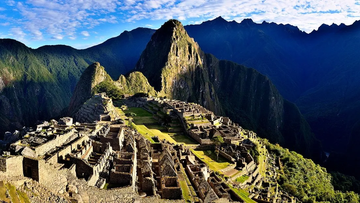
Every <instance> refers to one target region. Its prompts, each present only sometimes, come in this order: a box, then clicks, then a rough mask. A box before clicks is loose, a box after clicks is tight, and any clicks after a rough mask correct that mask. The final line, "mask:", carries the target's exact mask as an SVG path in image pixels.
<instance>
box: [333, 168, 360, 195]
mask: <svg viewBox="0 0 360 203" xmlns="http://www.w3.org/2000/svg"><path fill="white" fill-rule="evenodd" d="M331 176H332V179H331V183H332V184H333V185H334V188H335V189H336V190H341V191H343V192H345V191H354V192H357V193H359V192H360V181H358V180H357V179H356V178H355V177H354V176H347V175H345V174H342V173H339V172H331Z"/></svg>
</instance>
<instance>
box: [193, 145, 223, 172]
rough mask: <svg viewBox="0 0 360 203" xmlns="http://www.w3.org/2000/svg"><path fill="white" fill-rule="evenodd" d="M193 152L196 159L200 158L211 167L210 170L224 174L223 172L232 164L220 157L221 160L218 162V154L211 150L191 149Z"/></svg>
mask: <svg viewBox="0 0 360 203" xmlns="http://www.w3.org/2000/svg"><path fill="white" fill-rule="evenodd" d="M191 151H192V152H193V153H194V155H195V156H196V157H198V158H199V159H200V160H202V161H203V162H205V163H206V164H207V165H208V166H209V168H210V169H211V170H213V171H218V172H220V173H222V172H221V170H222V169H224V168H226V167H228V166H229V165H230V163H229V162H228V161H227V160H226V159H224V158H223V157H219V160H218V161H216V160H217V157H216V154H215V152H212V151H211V150H207V151H198V150H194V149H191Z"/></svg>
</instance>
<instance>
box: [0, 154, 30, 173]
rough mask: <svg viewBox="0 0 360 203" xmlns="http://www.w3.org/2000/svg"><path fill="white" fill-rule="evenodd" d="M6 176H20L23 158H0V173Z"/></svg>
mask: <svg viewBox="0 0 360 203" xmlns="http://www.w3.org/2000/svg"><path fill="white" fill-rule="evenodd" d="M1 171H2V172H4V173H5V174H7V175H12V176H22V175H23V174H24V172H23V156H11V157H0V172H1Z"/></svg>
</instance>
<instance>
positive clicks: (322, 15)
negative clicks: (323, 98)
mask: <svg viewBox="0 0 360 203" xmlns="http://www.w3.org/2000/svg"><path fill="white" fill-rule="evenodd" d="M5 4H6V5H8V6H13V8H12V9H13V11H14V12H18V13H19V14H20V15H21V18H18V19H13V18H9V17H7V16H5V15H4V14H3V15H0V19H1V21H2V24H1V25H4V26H5V25H13V26H14V27H16V29H18V28H21V31H22V32H23V33H22V34H21V35H19V36H21V37H22V38H25V37H26V38H29V39H32V40H46V39H47V38H51V39H63V38H64V37H66V38H68V39H72V40H74V39H76V36H77V35H78V36H80V35H83V36H85V37H89V36H90V35H89V36H86V35H87V34H89V33H87V34H84V33H83V32H80V31H82V30H91V29H93V28H95V27H96V26H99V25H101V24H106V23H112V24H117V23H119V22H133V23H136V22H138V21H141V20H162V21H166V20H168V19H171V18H176V19H179V20H181V21H184V22H185V23H194V22H195V23H198V22H200V21H205V20H210V19H214V18H215V17H218V16H222V17H224V18H225V19H227V20H236V21H238V22H239V21H242V20H243V19H244V18H252V19H253V20H254V21H255V22H262V21H268V22H276V23H284V24H292V25H295V26H298V27H299V28H300V29H302V30H304V31H307V32H310V31H312V30H313V29H317V28H318V27H319V26H320V25H321V24H323V23H326V24H332V23H336V24H339V23H345V24H351V23H353V22H354V21H355V20H358V19H359V18H360V1H359V0H322V1H319V0H241V1H240V0H211V1H207V0H197V1H194V0H123V1H119V0H26V1H14V0H5ZM5 4H4V5H1V6H2V7H0V11H1V10H2V9H7V10H9V8H8V7H6V6H5ZM5 12H6V11H5ZM14 16H16V15H14ZM14 18H15V17H14ZM7 22H8V23H7ZM141 24H143V22H141ZM145 24H153V25H155V24H156V22H154V23H152V22H146V21H145ZM155 26H156V25H155ZM148 27H150V26H148ZM13 29H14V28H13ZM13 29H12V30H10V32H11V33H12V34H13V36H15V35H14V33H15V32H16V31H19V30H16V29H15V30H13ZM25 33H26V34H25ZM92 37H94V36H92ZM17 39H19V40H20V38H17Z"/></svg>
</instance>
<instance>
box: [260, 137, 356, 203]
mask: <svg viewBox="0 0 360 203" xmlns="http://www.w3.org/2000/svg"><path fill="white" fill-rule="evenodd" d="M264 143H265V144H266V147H267V149H268V150H269V152H270V153H271V154H273V155H274V156H275V160H276V161H277V162H278V161H280V162H279V163H278V164H279V166H280V171H279V173H280V175H279V179H278V183H279V184H280V186H281V188H282V189H284V190H285V191H287V192H289V193H290V194H292V195H294V196H296V197H297V198H299V199H300V200H301V201H303V202H315V201H316V202H322V201H330V202H357V201H358V199H359V196H358V194H355V193H354V192H346V193H342V192H340V191H335V190H334V187H333V185H332V184H331V175H330V174H329V173H327V171H326V169H325V168H323V167H321V166H319V165H317V164H315V163H314V162H313V161H312V160H310V159H305V158H304V157H303V156H302V155H300V154H298V153H296V152H294V151H289V150H288V149H284V148H282V147H281V146H279V145H278V144H276V145H274V144H271V143H269V142H268V141H267V140H264ZM355 200H356V201H355Z"/></svg>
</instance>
